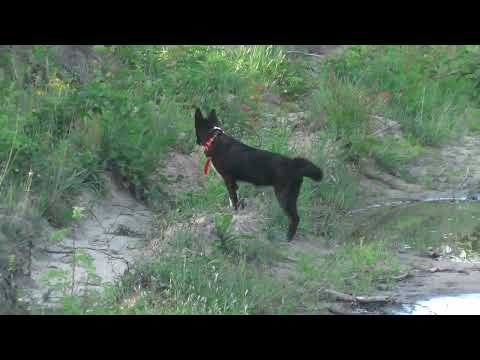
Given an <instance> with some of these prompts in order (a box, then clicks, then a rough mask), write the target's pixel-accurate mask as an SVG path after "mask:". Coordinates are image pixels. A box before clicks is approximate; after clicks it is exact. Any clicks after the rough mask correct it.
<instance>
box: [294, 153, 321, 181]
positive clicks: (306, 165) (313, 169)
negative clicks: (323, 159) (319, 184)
mask: <svg viewBox="0 0 480 360" xmlns="http://www.w3.org/2000/svg"><path fill="white" fill-rule="evenodd" d="M293 161H294V164H295V167H296V168H297V169H298V170H299V172H300V175H301V176H306V177H309V178H310V179H313V180H315V181H320V180H322V179H323V171H322V169H320V168H319V167H317V166H315V165H314V164H313V163H312V162H311V161H308V160H307V159H303V158H295V159H293Z"/></svg>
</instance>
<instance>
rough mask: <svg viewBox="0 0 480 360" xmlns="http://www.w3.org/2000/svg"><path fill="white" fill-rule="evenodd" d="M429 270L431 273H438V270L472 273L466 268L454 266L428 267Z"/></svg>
mask: <svg viewBox="0 0 480 360" xmlns="http://www.w3.org/2000/svg"><path fill="white" fill-rule="evenodd" d="M428 271H429V272H431V273H436V272H451V273H461V274H466V275H469V274H470V273H469V272H468V271H467V270H465V269H454V268H439V267H433V268H430V269H428Z"/></svg>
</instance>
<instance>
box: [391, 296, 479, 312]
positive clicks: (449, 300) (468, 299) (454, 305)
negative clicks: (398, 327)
mask: <svg viewBox="0 0 480 360" xmlns="http://www.w3.org/2000/svg"><path fill="white" fill-rule="evenodd" d="M392 314H393V315H480V293H477V294H462V295H456V296H438V297H433V298H431V299H428V300H422V301H418V302H417V303H416V304H412V305H402V308H401V309H400V310H396V311H393V312H392Z"/></svg>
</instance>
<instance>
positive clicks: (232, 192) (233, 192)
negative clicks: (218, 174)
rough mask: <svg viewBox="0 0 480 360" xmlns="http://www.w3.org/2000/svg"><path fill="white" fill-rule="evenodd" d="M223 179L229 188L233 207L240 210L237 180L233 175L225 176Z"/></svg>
mask: <svg viewBox="0 0 480 360" xmlns="http://www.w3.org/2000/svg"><path fill="white" fill-rule="evenodd" d="M223 180H224V181H225V185H226V187H227V190H228V196H229V199H228V200H229V201H230V206H231V207H233V208H234V209H235V210H238V196H237V190H238V185H237V183H236V182H235V180H234V179H233V178H231V177H224V178H223Z"/></svg>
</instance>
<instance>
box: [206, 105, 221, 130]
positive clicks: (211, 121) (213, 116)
mask: <svg viewBox="0 0 480 360" xmlns="http://www.w3.org/2000/svg"><path fill="white" fill-rule="evenodd" d="M208 125H210V127H214V126H218V125H219V121H218V118H217V113H216V111H215V109H213V110H212V111H210V115H208Z"/></svg>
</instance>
